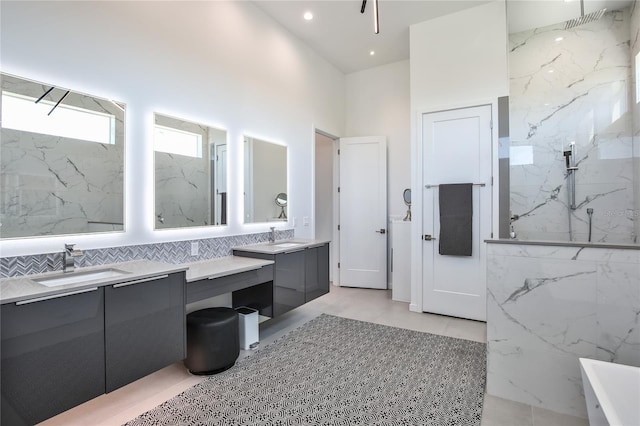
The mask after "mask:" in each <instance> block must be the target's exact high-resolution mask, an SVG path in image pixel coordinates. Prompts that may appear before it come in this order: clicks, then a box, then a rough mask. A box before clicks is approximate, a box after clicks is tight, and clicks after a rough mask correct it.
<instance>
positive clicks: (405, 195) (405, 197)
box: [402, 188, 411, 221]
mask: <svg viewBox="0 0 640 426" xmlns="http://www.w3.org/2000/svg"><path fill="white" fill-rule="evenodd" d="M402 199H403V200H404V203H405V204H406V205H407V207H408V208H407V215H406V216H405V217H404V219H402V220H406V221H408V220H411V188H407V189H405V190H404V192H403V193H402Z"/></svg>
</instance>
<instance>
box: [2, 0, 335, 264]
mask: <svg viewBox="0 0 640 426" xmlns="http://www.w3.org/2000/svg"><path fill="white" fill-rule="evenodd" d="M0 35H1V45H0V48H1V51H2V70H3V72H6V73H9V74H15V75H19V76H22V77H25V78H31V79H35V80H39V81H43V82H46V83H50V84H55V85H58V86H61V87H68V88H71V89H74V90H76V91H81V92H86V93H91V94H95V95H97V96H102V97H106V98H111V99H114V100H117V101H121V102H124V103H126V104H127V122H126V142H127V145H126V172H125V173H126V182H127V183H126V215H125V216H126V232H124V233H120V234H112V235H105V236H102V235H101V236H97V235H95V236H91V235H83V236H77V237H73V238H71V237H49V238H39V239H30V240H28V239H24V240H12V241H3V243H2V256H15V255H24V254H35V253H46V252H55V251H60V250H61V248H62V246H63V243H64V242H73V243H76V244H77V245H78V247H79V248H81V249H90V248H100V247H110V246H118V245H129V244H141V243H152V242H162V241H172V240H186V239H191V238H207V237H216V236H223V235H233V234H241V233H250V232H262V231H267V230H268V226H269V225H268V224H254V225H243V224H242V211H243V206H242V190H243V189H242V188H243V182H242V180H243V175H242V162H243V156H242V148H241V147H242V140H243V139H242V138H243V134H245V133H246V134H251V135H254V136H256V137H260V138H264V139H265V140H274V141H280V142H282V143H286V144H287V145H288V146H289V155H290V156H291V161H290V163H289V164H290V170H289V191H288V192H289V194H290V200H291V203H290V206H289V217H290V218H293V217H304V216H309V217H311V216H312V214H311V213H312V212H311V209H312V205H313V203H312V196H313V194H312V191H310V188H311V187H312V179H313V176H312V170H313V167H312V164H311V162H312V159H313V151H312V150H313V149H314V129H315V128H321V129H323V130H324V131H326V132H329V133H332V134H336V135H340V134H344V131H343V119H344V105H345V103H344V87H345V82H344V81H345V78H344V75H343V74H342V73H341V72H340V71H338V70H337V69H336V68H335V67H333V66H332V65H330V64H329V63H328V62H326V61H325V60H324V59H322V58H320V57H319V56H318V55H317V54H316V53H315V52H313V51H312V50H311V49H309V48H308V47H307V46H306V45H304V44H302V43H301V42H300V41H299V40H298V39H295V38H293V37H292V36H291V35H290V34H289V33H288V32H287V31H285V30H284V29H282V27H280V26H279V25H278V24H276V23H275V22H274V21H273V20H272V19H271V18H269V17H268V16H266V15H265V14H264V13H263V12H262V11H260V10H259V9H258V8H256V7H255V6H254V5H253V4H251V3H250V2H241V1H229V2H226V1H211V2H48V1H43V2H22V1H17V2H12V1H3V2H2V15H1V33H0ZM153 112H160V113H163V114H166V115H170V116H176V117H181V118H184V119H189V120H193V121H195V122H200V123H203V124H207V125H210V126H212V127H218V128H223V129H226V130H228V138H229V169H230V179H229V197H230V198H229V226H227V227H215V228H197V229H191V230H166V231H161V232H153V210H154V208H153V205H154V203H153V191H152V189H151V188H153V170H152V166H153V149H152V137H153V132H152V129H153ZM298 223H299V224H300V225H299V226H300V227H299V228H297V229H296V235H297V236H300V237H307V236H311V234H312V232H311V229H310V228H308V227H303V226H302V221H301V220H300V221H298ZM289 225H292V222H291V221H290V222H289V224H286V225H280V226H289Z"/></svg>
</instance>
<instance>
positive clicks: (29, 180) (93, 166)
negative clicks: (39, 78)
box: [0, 75, 125, 238]
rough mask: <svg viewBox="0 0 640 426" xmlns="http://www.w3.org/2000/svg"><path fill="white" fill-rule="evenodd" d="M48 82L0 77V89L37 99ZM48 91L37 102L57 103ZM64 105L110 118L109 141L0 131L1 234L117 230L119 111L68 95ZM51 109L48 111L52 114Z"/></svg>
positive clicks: (120, 184)
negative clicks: (38, 82)
mask: <svg viewBox="0 0 640 426" xmlns="http://www.w3.org/2000/svg"><path fill="white" fill-rule="evenodd" d="M49 87H51V86H46V85H41V84H37V83H34V82H30V81H25V80H22V79H19V78H14V77H11V76H5V75H3V76H2V88H3V90H7V91H9V92H13V93H17V94H22V95H27V96H31V97H33V98H38V97H40V95H42V94H43V93H44V92H45V91H46V90H47V89H48V88H49ZM62 94H64V91H62V90H60V89H56V90H54V91H53V92H52V93H51V94H50V95H48V96H47V97H46V98H45V99H46V100H48V101H51V102H57V101H58V99H59V98H60V97H61V96H62ZM64 105H71V106H76V107H80V108H83V109H87V110H92V111H98V112H101V113H107V114H110V115H113V116H114V117H115V120H114V123H113V126H114V130H115V138H114V140H115V143H114V144H105V143H99V142H89V141H83V140H78V139H72V138H65V137H57V136H51V135H44V134H38V133H31V132H25V131H18V130H13V129H6V128H2V130H1V134H0V137H1V141H2V143H1V150H0V167H1V170H2V172H1V183H0V221H1V222H2V227H1V228H0V234H1V235H2V238H16V237H32V236H43V235H63V234H77V233H85V232H100V231H114V230H123V228H124V226H123V216H124V209H123V202H124V179H123V175H124V174H123V170H124V115H125V114H124V109H123V108H122V107H121V106H116V105H115V104H114V103H112V102H110V101H107V100H103V99H99V98H94V97H90V96H85V95H82V94H78V93H73V92H71V93H69V95H68V96H67V97H65V98H64ZM55 113H56V112H55V111H54V112H53V114H55Z"/></svg>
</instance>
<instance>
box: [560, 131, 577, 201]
mask: <svg viewBox="0 0 640 426" xmlns="http://www.w3.org/2000/svg"><path fill="white" fill-rule="evenodd" d="M562 154H563V155H564V162H565V165H566V168H567V192H568V193H569V207H571V210H575V209H576V176H575V173H574V172H575V171H577V170H578V167H576V143H575V142H571V143H570V144H569V149H568V150H564V151H563V152H562Z"/></svg>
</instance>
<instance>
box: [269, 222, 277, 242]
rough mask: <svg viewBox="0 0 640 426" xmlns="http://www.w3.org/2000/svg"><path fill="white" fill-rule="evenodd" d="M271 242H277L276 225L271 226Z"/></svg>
mask: <svg viewBox="0 0 640 426" xmlns="http://www.w3.org/2000/svg"><path fill="white" fill-rule="evenodd" d="M269 242H270V243H272V244H273V243H275V242H276V227H275V226H272V227H271V234H270V235H269Z"/></svg>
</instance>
